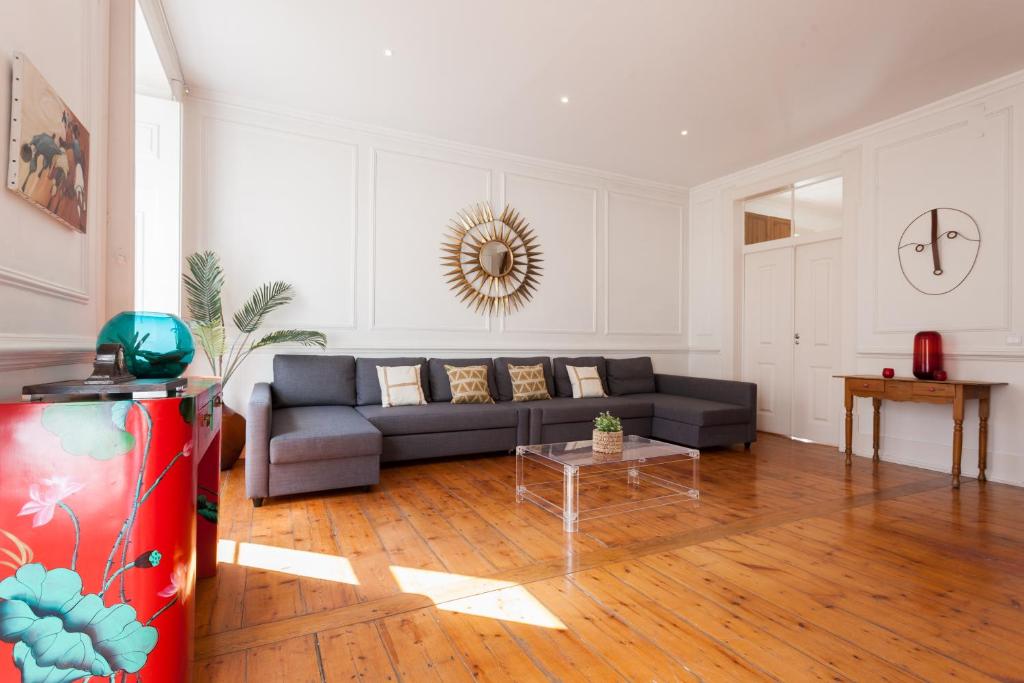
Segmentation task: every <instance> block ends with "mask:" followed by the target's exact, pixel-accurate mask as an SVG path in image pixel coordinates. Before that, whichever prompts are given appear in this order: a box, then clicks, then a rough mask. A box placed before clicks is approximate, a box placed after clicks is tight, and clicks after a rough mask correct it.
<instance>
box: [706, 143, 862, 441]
mask: <svg viewBox="0 0 1024 683" xmlns="http://www.w3.org/2000/svg"><path fill="white" fill-rule="evenodd" d="M861 163H862V161H861V149H860V148H859V147H856V148H853V149H849V150H847V151H845V152H843V153H841V154H839V155H838V156H832V157H829V158H826V159H824V160H822V161H820V162H818V163H815V164H810V165H802V166H793V167H792V168H790V169H788V170H783V171H778V170H777V167H774V166H773V167H772V168H769V169H766V170H765V172H764V177H763V178H762V179H760V180H758V181H755V182H752V183H748V184H745V185H742V186H734V187H732V188H729V189H728V190H726V191H724V192H723V198H724V201H723V209H724V211H726V212H727V214H728V215H727V216H725V217H724V223H725V224H726V225H729V226H731V230H729V231H728V234H729V237H730V239H731V248H730V249H728V250H727V253H728V254H729V261H728V263H727V264H726V267H727V270H731V271H732V277H731V278H726V280H725V285H726V290H727V291H726V292H725V300H726V301H728V302H729V303H731V311H732V316H727V317H726V319H725V320H723V334H722V337H723V338H722V348H723V352H725V353H724V354H723V355H724V357H723V364H724V365H725V366H726V367H724V368H723V370H724V371H725V372H724V373H723V374H724V376H730V375H731V376H732V377H735V378H736V379H742V368H743V336H744V325H743V310H744V300H743V292H744V287H745V281H744V280H745V268H744V257H745V256H746V254H747V253H749V251H748V250H750V251H760V250H762V249H772V248H778V247H782V246H789V247H790V248H795V246H796V245H798V244H806V243H810V242H816V241H821V240H825V239H836V238H838V239H839V240H840V263H841V266H842V272H841V288H842V289H841V297H840V301H841V304H840V305H841V310H840V367H838V368H836V374H845V373H851V372H853V371H854V370H855V368H856V363H857V356H856V339H857V318H858V309H857V291H856V283H857V262H858V259H857V251H858V239H857V234H858V230H857V227H858V225H859V216H860V206H861V201H862V196H863V195H862V192H863V190H862V188H861V182H860V181H861ZM783 166H784V165H783ZM773 171H774V172H773ZM837 176H842V178H843V224H842V228H841V229H840V230H838V231H829V232H828V233H820V234H817V235H806V236H805V235H801V236H800V237H788V238H786V239H784V240H773V242H775V243H778V244H777V245H772V246H763V245H771V244H772V242H763V243H761V244H756V245H751V246H750V247H747V246H746V245H745V244H744V243H743V235H744V218H743V203H744V201H746V200H747V199H749V198H751V197H755V196H757V195H763V194H766V193H770V192H772V191H774V190H777V189H778V188H780V187H783V186H786V185H793V184H794V183H798V182H800V181H802V180H806V179H808V178H822V179H824V178H828V177H837ZM730 290H731V291H730ZM730 351H731V353H729V352H730ZM834 410H835V411H836V413H837V414H839V413H841V412H842V411H843V406H841V405H836V406H835V408H834ZM836 424H837V425H841V424H842V420H838V419H837V421H836ZM840 437H841V434H838V433H837V434H836V443H837V444H842V438H840ZM837 450H838V448H837Z"/></svg>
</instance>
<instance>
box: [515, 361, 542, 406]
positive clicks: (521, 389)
mask: <svg viewBox="0 0 1024 683" xmlns="http://www.w3.org/2000/svg"><path fill="white" fill-rule="evenodd" d="M508 375H509V377H510V378H511V379H512V400H513V401H545V400H547V399H549V398H551V394H549V393H548V383H547V381H546V380H545V379H544V366H543V365H541V364H540V363H538V364H537V365H512V364H511V363H510V364H509V366H508Z"/></svg>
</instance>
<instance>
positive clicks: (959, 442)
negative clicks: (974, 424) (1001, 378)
mask: <svg viewBox="0 0 1024 683" xmlns="http://www.w3.org/2000/svg"><path fill="white" fill-rule="evenodd" d="M835 377H839V378H841V379H842V380H843V381H844V383H845V391H844V396H845V405H846V464H847V465H851V464H852V462H853V461H852V458H853V399H854V397H856V396H860V397H863V398H870V399H871V404H872V406H873V407H874V419H873V425H872V432H871V444H872V447H873V449H874V455H873V458H874V460H875V461H878V439H879V434H878V431H879V430H878V426H879V422H880V418H881V413H882V400H883V399H884V400H888V401H912V402H915V403H942V404H945V403H952V404H953V488H960V456H961V455H962V452H963V445H964V402H965V401H967V400H968V399H972V398H976V399H978V481H985V465H986V459H987V457H988V452H987V451H988V414H989V399H990V396H991V392H992V387H997V386H1004V385H1005V384H1006V382H968V381H963V380H947V381H945V382H938V381H934V380H920V379H914V378H912V377H895V378H893V379H885V378H884V377H878V376H877V375H835Z"/></svg>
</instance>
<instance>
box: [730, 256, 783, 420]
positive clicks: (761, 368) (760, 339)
mask: <svg viewBox="0 0 1024 683" xmlns="http://www.w3.org/2000/svg"><path fill="white" fill-rule="evenodd" d="M743 260H744V277H743V359H742V362H743V379H745V380H746V381H748V382H755V383H756V384H757V428H758V429H760V430H762V431H766V432H774V433H776V434H784V435H786V436H789V435H790V434H792V431H791V429H792V423H791V415H792V396H793V349H794V346H793V249H792V248H791V247H789V248H786V247H783V248H780V249H769V250H767V251H755V252H751V253H748V254H747V255H746V256H744V259H743Z"/></svg>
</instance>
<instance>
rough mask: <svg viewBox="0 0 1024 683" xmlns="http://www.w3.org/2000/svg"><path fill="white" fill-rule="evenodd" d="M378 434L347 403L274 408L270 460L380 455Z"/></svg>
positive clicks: (281, 463) (279, 463)
mask: <svg viewBox="0 0 1024 683" xmlns="http://www.w3.org/2000/svg"><path fill="white" fill-rule="evenodd" d="M380 452H381V435H380V431H378V430H377V428H376V427H374V426H373V425H372V424H370V423H369V422H368V421H367V420H366V418H364V417H363V416H362V415H360V414H359V413H357V412H356V409H355V408H350V407H348V406H300V407H296V408H280V409H276V410H274V418H273V426H272V427H271V431H270V462H271V463H273V464H275V465H283V464H288V463H297V462H307V461H310V460H330V459H334V458H352V457H357V456H366V455H380Z"/></svg>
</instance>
